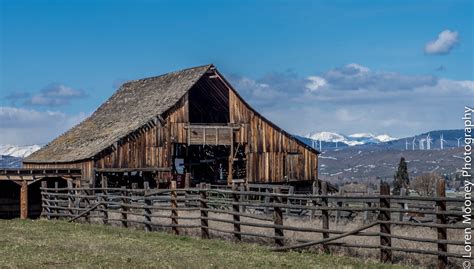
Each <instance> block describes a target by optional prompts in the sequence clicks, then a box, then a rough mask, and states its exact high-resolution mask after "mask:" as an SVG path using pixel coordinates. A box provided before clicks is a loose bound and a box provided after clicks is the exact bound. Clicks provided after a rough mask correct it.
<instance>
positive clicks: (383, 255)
mask: <svg viewBox="0 0 474 269" xmlns="http://www.w3.org/2000/svg"><path fill="white" fill-rule="evenodd" d="M380 195H381V196H389V195H390V185H388V183H387V182H382V183H381V184H380ZM380 208H390V199H389V198H385V197H380ZM379 220H380V221H383V222H384V223H380V233H382V234H381V235H380V247H381V248H380V260H381V261H382V262H384V263H386V262H392V250H391V249H388V248H384V247H391V246H392V238H391V237H390V234H391V232H390V223H387V222H390V211H387V210H383V209H380V213H379ZM387 235H388V236H387Z"/></svg>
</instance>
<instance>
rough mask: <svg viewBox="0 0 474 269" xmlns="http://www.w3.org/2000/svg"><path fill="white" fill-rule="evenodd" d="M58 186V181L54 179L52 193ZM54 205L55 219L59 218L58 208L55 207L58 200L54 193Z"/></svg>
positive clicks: (56, 191) (56, 190) (55, 191)
mask: <svg viewBox="0 0 474 269" xmlns="http://www.w3.org/2000/svg"><path fill="white" fill-rule="evenodd" d="M58 188H59V182H57V181H55V182H54V193H55V194H56V193H58V192H59V191H58ZM54 206H55V207H56V208H55V209H54V213H55V214H56V216H55V218H56V219H59V215H58V214H59V209H58V208H57V207H58V206H59V202H58V196H57V195H54Z"/></svg>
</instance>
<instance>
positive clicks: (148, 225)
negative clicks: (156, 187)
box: [143, 181, 153, 232]
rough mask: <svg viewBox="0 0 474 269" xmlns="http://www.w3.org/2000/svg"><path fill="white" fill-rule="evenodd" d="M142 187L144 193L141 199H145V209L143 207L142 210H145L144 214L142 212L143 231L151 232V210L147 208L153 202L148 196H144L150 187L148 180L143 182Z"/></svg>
mask: <svg viewBox="0 0 474 269" xmlns="http://www.w3.org/2000/svg"><path fill="white" fill-rule="evenodd" d="M143 188H144V189H145V195H144V197H143V199H144V200H145V206H146V207H145V209H144V211H145V214H144V216H145V231H147V232H151V231H152V230H153V227H152V225H151V214H152V212H151V208H149V207H150V206H152V205H153V202H152V200H151V198H150V197H148V196H146V195H147V193H148V191H149V189H150V182H148V181H145V182H143Z"/></svg>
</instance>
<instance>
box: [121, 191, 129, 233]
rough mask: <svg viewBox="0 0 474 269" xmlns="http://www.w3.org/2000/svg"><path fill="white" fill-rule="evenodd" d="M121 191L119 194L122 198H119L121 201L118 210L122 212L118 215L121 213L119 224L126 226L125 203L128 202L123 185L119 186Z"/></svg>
mask: <svg viewBox="0 0 474 269" xmlns="http://www.w3.org/2000/svg"><path fill="white" fill-rule="evenodd" d="M121 189H122V191H121V192H120V195H121V196H122V198H121V199H120V201H121V204H122V205H121V206H120V211H121V212H122V213H121V214H120V215H121V226H122V227H128V222H127V210H128V208H127V203H128V199H127V197H126V196H127V194H128V193H127V190H126V189H125V186H122V187H121Z"/></svg>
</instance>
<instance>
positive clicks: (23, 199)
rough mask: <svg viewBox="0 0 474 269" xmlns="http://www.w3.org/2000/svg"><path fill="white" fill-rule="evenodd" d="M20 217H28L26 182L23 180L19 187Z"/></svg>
mask: <svg viewBox="0 0 474 269" xmlns="http://www.w3.org/2000/svg"><path fill="white" fill-rule="evenodd" d="M20 218H21V219H27V218H28V182H27V181H26V180H23V181H22V182H21V189H20Z"/></svg>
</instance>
